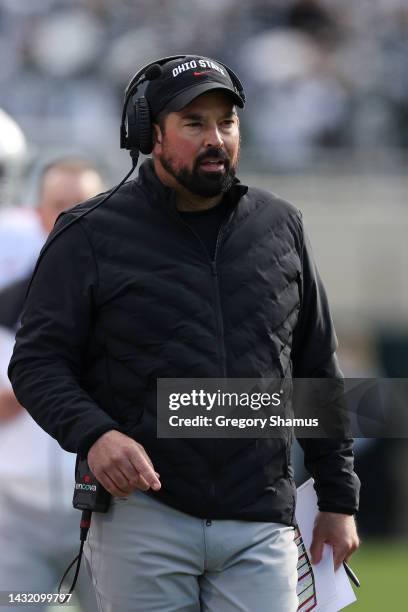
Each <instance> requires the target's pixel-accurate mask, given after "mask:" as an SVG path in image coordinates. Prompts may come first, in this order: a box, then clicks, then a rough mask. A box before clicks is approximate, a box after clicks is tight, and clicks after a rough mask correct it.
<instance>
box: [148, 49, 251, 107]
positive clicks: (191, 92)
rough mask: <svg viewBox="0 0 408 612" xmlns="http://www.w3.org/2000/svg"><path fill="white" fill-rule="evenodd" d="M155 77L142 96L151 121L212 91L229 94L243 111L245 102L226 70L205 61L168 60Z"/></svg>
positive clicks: (193, 58)
mask: <svg viewBox="0 0 408 612" xmlns="http://www.w3.org/2000/svg"><path fill="white" fill-rule="evenodd" d="M157 75H158V76H157V77H156V78H154V79H153V80H151V81H149V84H148V86H147V87H146V92H145V96H146V99H147V101H148V103H149V107H150V111H151V114H152V118H153V119H154V118H155V117H157V115H158V114H159V113H160V112H161V111H162V110H166V111H170V112H171V111H179V110H181V109H182V108H184V107H185V106H187V104H190V102H192V101H193V100H194V99H195V98H197V96H200V95H201V94H203V93H205V92H207V91H211V90H214V89H217V90H222V91H226V92H228V93H229V94H230V95H231V97H232V98H233V100H234V102H235V104H236V105H237V106H239V107H240V108H243V107H244V104H245V100H244V98H243V97H241V95H240V93H239V92H238V87H237V86H236V85H235V84H234V82H233V80H232V79H231V76H230V75H229V73H228V70H227V69H226V68H225V66H223V64H220V63H219V62H217V61H215V60H212V59H210V58H208V57H201V56H196V55H186V56H185V57H181V58H179V59H175V60H171V61H169V62H166V63H165V64H164V65H162V66H161V67H160V70H159V69H158V70H157Z"/></svg>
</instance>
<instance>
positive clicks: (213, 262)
mask: <svg viewBox="0 0 408 612" xmlns="http://www.w3.org/2000/svg"><path fill="white" fill-rule="evenodd" d="M234 212H235V209H234V211H233V212H232V213H231V214H230V215H229V216H228V219H226V220H225V221H224V222H223V223H222V224H221V227H220V229H219V230H218V234H217V240H216V242H215V249H214V259H211V257H210V256H209V255H208V251H207V248H206V246H205V244H204V242H203V241H202V240H201V238H200V236H199V235H198V234H197V232H196V231H195V230H193V228H192V227H190V226H189V225H188V223H185V222H184V221H183V219H182V218H181V217H179V216H177V219H178V221H179V222H180V223H181V224H182V225H184V226H185V227H186V228H188V229H189V230H190V232H191V233H192V234H193V235H194V236H195V237H196V238H197V240H198V242H199V243H200V244H201V246H202V248H203V250H204V252H205V255H206V259H207V260H208V261H209V263H210V268H211V273H212V277H213V279H214V293H215V301H216V322H217V339H218V343H217V347H218V355H219V360H220V366H221V378H226V376H227V364H226V355H225V337H224V322H223V319H222V308H221V296H220V288H219V281H218V270H217V254H218V249H219V246H220V244H221V238H222V235H223V233H224V229H225V227H226V226H227V224H228V222H229V221H230V220H231V218H232V216H233V215H234ZM212 442H213V449H212V451H213V452H212V459H211V466H212V478H213V479H212V481H211V485H210V498H211V502H212V504H213V505H214V504H215V502H216V500H217V493H216V487H215V477H216V475H217V474H218V471H219V461H218V442H219V441H218V440H212Z"/></svg>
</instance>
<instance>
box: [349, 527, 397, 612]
mask: <svg viewBox="0 0 408 612" xmlns="http://www.w3.org/2000/svg"><path fill="white" fill-rule="evenodd" d="M350 565H351V567H352V568H353V570H354V571H355V573H356V574H357V576H358V578H359V579H360V582H361V587H360V588H359V589H356V588H354V590H355V592H356V596H357V602H356V603H354V604H352V605H351V606H349V607H348V608H346V609H347V610H350V612H352V611H353V612H405V610H408V598H407V589H408V539H407V540H405V541H399V542H397V541H381V540H380V541H379V540H367V541H363V543H362V545H361V547H360V549H359V550H358V551H357V552H356V553H355V554H354V555H353V557H352V558H351V560H350Z"/></svg>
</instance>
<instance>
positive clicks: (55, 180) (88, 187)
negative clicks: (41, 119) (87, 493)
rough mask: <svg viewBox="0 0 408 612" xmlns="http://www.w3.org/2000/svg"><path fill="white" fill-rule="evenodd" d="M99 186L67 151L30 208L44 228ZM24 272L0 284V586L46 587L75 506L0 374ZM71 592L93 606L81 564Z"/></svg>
mask: <svg viewBox="0 0 408 612" xmlns="http://www.w3.org/2000/svg"><path fill="white" fill-rule="evenodd" d="M102 190H103V182H102V178H101V176H100V174H99V173H98V171H97V170H96V169H95V167H94V166H92V165H91V164H90V163H89V162H87V161H85V160H82V159H80V158H71V157H67V158H61V159H58V160H56V161H54V162H52V163H50V164H49V165H48V166H46V168H45V169H44V170H43V172H42V175H41V178H40V180H39V190H38V208H37V214H38V217H39V220H40V223H41V227H42V229H43V232H44V236H46V235H47V234H48V233H49V232H50V231H51V229H52V227H53V225H54V223H55V220H56V218H57V216H58V215H59V213H60V212H62V211H63V210H65V209H67V208H70V207H72V206H74V205H75V204H77V203H78V202H80V201H83V200H86V199H88V198H90V197H92V196H94V195H96V194H98V193H100V192H101V191H102ZM33 265H34V261H32V262H31V267H33ZM78 273H79V274H80V270H78ZM29 279H30V274H28V275H26V276H24V277H22V278H20V279H18V280H17V281H15V282H14V283H12V284H9V285H7V286H5V287H3V288H2V289H1V290H0V360H1V362H0V550H1V551H2V554H1V555H0V591H20V592H37V593H38V592H39V593H54V592H56V586H57V585H58V583H59V580H60V579H61V577H62V575H63V573H64V571H65V569H66V567H67V566H68V564H69V563H70V561H71V560H72V559H73V558H74V557H75V556H76V554H77V549H78V534H79V520H80V513H79V512H78V511H76V510H74V509H73V508H72V495H73V484H74V466H75V456H74V455H72V454H70V453H66V452H65V451H63V450H62V449H61V448H60V446H59V445H58V444H57V442H56V441H55V440H53V439H52V438H50V437H49V436H48V435H47V434H45V433H44V432H43V430H42V429H40V428H39V427H38V426H37V424H36V423H35V422H34V421H33V420H32V419H31V417H30V416H29V415H28V413H27V412H26V411H25V410H24V408H22V407H21V406H20V405H19V403H18V402H17V400H16V398H15V396H14V394H13V392H12V390H11V386H10V385H9V384H8V382H7V378H6V375H5V370H6V368H7V365H8V361H9V359H10V356H11V350H12V346H13V340H14V333H15V331H16V329H17V327H18V324H19V320H20V316H21V313H22V310H23V303H24V298H25V293H26V290H27V287H28V283H29ZM27 367H30V366H29V364H27ZM5 551H7V552H5ZM76 593H77V594H78V598H79V601H80V604H81V607H82V609H83V610H84V611H85V612H93V611H94V610H95V611H96V609H97V607H96V602H95V596H94V591H93V586H92V583H91V581H90V579H89V578H88V576H87V574H86V572H84V571H82V572H81V576H80V580H79V583H78V588H77V589H76ZM5 609H6V610H7V609H8V608H7V607H6V608H5ZM34 609H36V610H40V609H42V607H41V606H37V607H34Z"/></svg>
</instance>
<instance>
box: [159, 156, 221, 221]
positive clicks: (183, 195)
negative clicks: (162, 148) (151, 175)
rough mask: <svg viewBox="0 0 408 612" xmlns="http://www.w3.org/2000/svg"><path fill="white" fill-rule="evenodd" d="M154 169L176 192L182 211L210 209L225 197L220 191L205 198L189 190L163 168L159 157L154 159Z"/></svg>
mask: <svg viewBox="0 0 408 612" xmlns="http://www.w3.org/2000/svg"><path fill="white" fill-rule="evenodd" d="M154 169H155V172H156V174H157V177H158V178H159V180H160V181H161V182H162V183H163V184H164V185H166V186H167V187H170V188H171V189H174V191H175V192H176V207H177V210H180V211H194V210H208V209H209V208H213V207H214V206H217V204H219V203H220V202H221V200H222V198H223V194H222V193H220V194H218V195H216V196H213V197H210V198H204V197H202V196H199V195H196V194H195V193H191V191H188V189H186V188H185V187H183V185H180V183H179V182H178V181H177V179H176V178H175V177H174V176H173V175H171V174H170V173H169V172H167V170H165V169H164V168H163V166H162V165H161V163H160V162H159V160H158V159H154Z"/></svg>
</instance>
